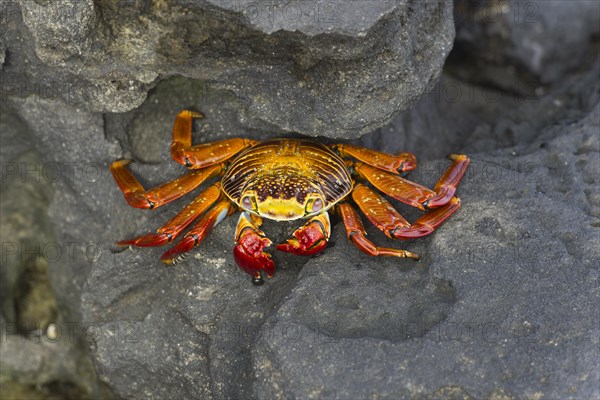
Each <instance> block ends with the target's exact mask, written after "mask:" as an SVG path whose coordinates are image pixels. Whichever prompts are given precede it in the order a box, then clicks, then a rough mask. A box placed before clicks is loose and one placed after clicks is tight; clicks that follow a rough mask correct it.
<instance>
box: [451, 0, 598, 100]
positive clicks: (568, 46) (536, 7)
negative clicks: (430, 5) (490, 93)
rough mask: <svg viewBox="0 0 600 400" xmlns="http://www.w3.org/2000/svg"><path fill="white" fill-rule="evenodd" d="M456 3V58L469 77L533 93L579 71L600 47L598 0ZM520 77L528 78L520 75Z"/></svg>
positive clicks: (461, 71)
mask: <svg viewBox="0 0 600 400" xmlns="http://www.w3.org/2000/svg"><path fill="white" fill-rule="evenodd" d="M455 3H456V4H455V8H454V18H455V20H456V42H455V47H454V48H455V51H454V53H453V58H454V59H456V60H460V61H461V64H462V65H463V66H465V65H467V67H466V68H465V67H463V68H460V69H457V71H456V72H457V73H458V74H460V75H462V76H463V77H464V78H465V79H467V80H470V81H476V82H479V83H484V84H488V85H489V84H494V85H496V86H498V87H501V88H503V89H505V90H509V91H516V92H518V93H521V94H528V95H531V94H533V93H532V91H533V90H534V89H536V88H537V87H538V86H539V85H549V84H551V83H556V82H557V81H558V80H560V79H562V78H564V77H565V74H566V73H568V72H572V71H574V70H576V69H577V68H578V67H579V66H580V65H581V63H582V61H583V60H584V59H585V58H586V57H588V56H589V54H588V53H590V52H592V53H593V54H594V55H595V54H596V53H597V51H598V46H597V45H598V39H599V38H600V24H598V20H600V3H599V2H598V1H595V0H580V1H577V2H575V3H573V2H570V1H560V0H551V1H518V0H475V1H473V0H457V1H456V2H455ZM594 42H595V45H594V46H588V44H589V43H594ZM465 61H467V62H466V63H465ZM516 75H521V76H522V77H524V78H525V79H521V80H518V79H515V76H516ZM515 84H517V85H515Z"/></svg>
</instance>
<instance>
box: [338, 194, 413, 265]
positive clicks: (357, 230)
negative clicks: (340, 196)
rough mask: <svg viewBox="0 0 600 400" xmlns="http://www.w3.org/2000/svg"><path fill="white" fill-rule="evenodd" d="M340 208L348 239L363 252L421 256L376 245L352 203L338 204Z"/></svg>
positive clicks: (374, 254) (379, 254)
mask: <svg viewBox="0 0 600 400" xmlns="http://www.w3.org/2000/svg"><path fill="white" fill-rule="evenodd" d="M338 210H339V212H340V214H341V216H342V220H343V221H344V226H345V227H346V235H347V236H348V239H350V240H351V241H352V243H354V245H355V246H356V247H357V248H359V249H360V250H361V251H362V252H364V253H366V254H368V255H371V256H393V257H403V258H412V259H415V260H418V259H419V258H420V257H419V256H418V255H417V254H414V253H411V252H410V251H407V250H400V249H389V248H384V247H378V246H376V245H375V244H374V243H373V242H371V241H370V240H369V239H367V238H366V235H367V233H366V232H365V227H364V226H363V224H362V222H361V220H360V216H359V215H358V213H357V212H356V210H354V208H352V206H351V205H350V204H348V203H342V204H340V205H339V206H338Z"/></svg>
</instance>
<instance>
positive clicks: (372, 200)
mask: <svg viewBox="0 0 600 400" xmlns="http://www.w3.org/2000/svg"><path fill="white" fill-rule="evenodd" d="M352 199H353V200H354V202H355V203H356V204H357V205H358V207H359V208H360V209H361V211H362V212H363V213H364V214H365V216H366V217H367V218H368V219H369V221H371V223H372V224H373V225H375V226H376V227H377V228H378V229H379V230H380V231H382V232H383V233H385V235H386V236H387V237H389V238H391V237H392V232H393V231H394V230H395V229H397V228H403V227H409V226H410V223H409V222H408V221H407V220H406V219H404V217H403V216H402V215H400V213H399V212H398V211H396V209H395V208H394V207H392V205H391V204H390V203H389V201H387V200H386V199H385V198H384V197H383V196H381V195H380V194H379V193H377V192H376V191H374V190H373V189H371V188H369V187H368V186H365V185H362V184H360V183H359V184H357V185H356V186H355V187H354V190H353V191H352Z"/></svg>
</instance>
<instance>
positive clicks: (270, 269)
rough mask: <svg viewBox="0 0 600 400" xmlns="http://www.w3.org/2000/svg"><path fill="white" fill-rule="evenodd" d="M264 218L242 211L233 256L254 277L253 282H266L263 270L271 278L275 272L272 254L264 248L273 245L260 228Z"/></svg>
mask: <svg viewBox="0 0 600 400" xmlns="http://www.w3.org/2000/svg"><path fill="white" fill-rule="evenodd" d="M261 224H262V219H261V218H260V217H258V216H256V215H254V214H250V213H248V212H242V214H241V215H240V219H239V220H238V225H237V229H236V233H235V238H236V239H235V242H236V243H237V245H236V246H235V247H234V248H233V256H234V258H235V261H236V263H237V265H238V266H239V267H240V268H241V269H242V270H243V271H244V272H246V273H248V274H249V275H250V276H251V277H252V283H254V284H255V285H262V284H263V283H264V281H263V278H262V275H261V272H262V271H264V272H265V273H266V274H267V276H268V277H269V278H271V277H272V276H273V275H274V274H275V263H274V262H273V260H271V255H270V254H268V253H265V252H264V251H263V249H264V248H265V247H269V246H270V245H271V243H272V242H271V240H269V238H267V237H266V235H265V233H264V232H263V231H261V230H260V229H259V227H260V225H261Z"/></svg>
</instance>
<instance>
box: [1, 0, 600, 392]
mask: <svg viewBox="0 0 600 400" xmlns="http://www.w3.org/2000/svg"><path fill="white" fill-rule="evenodd" d="M21 4H22V5H23V12H24V14H23V18H24V19H25V22H26V23H27V28H26V29H25V28H24V26H23V24H22V20H21V7H20V6H19V3H10V4H9V3H0V7H2V11H3V13H2V18H3V19H4V20H3V22H6V23H4V24H2V25H1V27H0V29H2V33H3V35H5V36H3V39H2V42H1V43H2V44H1V46H0V50H1V51H0V53H2V54H5V57H4V63H3V64H2V70H1V72H2V82H1V83H2V89H3V91H2V99H1V100H2V101H3V104H2V105H3V108H2V124H0V126H7V125H8V126H11V127H12V128H13V130H12V131H11V132H10V135H7V136H3V138H4V137H10V140H11V142H12V144H11V146H8V147H5V146H4V143H3V146H2V149H1V153H0V154H1V155H2V157H3V162H4V161H5V160H11V161H12V160H19V159H17V158H13V156H14V155H13V154H11V153H12V152H15V154H16V152H19V153H21V152H22V150H23V149H30V148H31V147H32V146H35V147H36V149H37V153H36V154H37V155H36V157H35V158H34V160H33V161H32V160H31V159H26V158H24V159H23V161H25V163H26V166H29V167H31V166H32V165H33V163H39V162H41V163H42V165H43V166H46V167H47V168H49V167H51V166H52V167H53V168H56V167H59V168H60V169H59V171H60V173H59V175H58V176H57V177H56V179H53V184H52V190H48V192H47V196H48V198H50V205H49V213H48V218H49V223H50V224H51V226H52V228H53V231H54V235H53V236H54V241H55V244H56V245H58V248H59V249H60V251H61V253H60V254H61V256H60V257H57V258H55V259H53V260H50V262H49V265H48V274H49V277H50V280H51V282H52V286H53V289H54V291H55V292H56V298H57V302H58V304H59V305H60V309H61V314H62V315H63V316H64V317H63V318H64V320H63V321H61V323H62V322H64V323H65V324H69V325H62V326H63V327H65V326H74V327H75V328H76V329H78V330H80V331H81V332H82V334H83V335H84V336H85V338H86V339H87V341H88V344H89V347H90V350H91V354H92V358H93V361H94V365H95V367H96V370H97V372H98V374H99V377H100V379H101V381H102V382H104V383H105V384H106V387H108V388H109V389H110V391H112V392H113V393H114V395H115V396H116V397H118V398H133V399H147V398H165V397H181V398H190V397H192V398H216V399H228V398H250V399H253V398H265V399H267V398H278V397H285V398H356V397H367V398H369V397H380V398H417V399H429V398H443V399H446V398H493V399H498V398H522V397H523V398H538V397H540V398H576V399H588V398H595V397H598V396H600V393H599V391H598V387H599V383H600V373H599V369H598V365H597V360H598V358H599V356H600V354H598V344H599V343H598V328H597V321H598V317H600V315H598V310H599V309H600V307H599V306H598V285H597V283H598V265H599V264H600V253H599V250H598V248H599V247H600V246H598V227H599V226H600V222H599V221H600V191H599V183H600V182H599V181H598V175H599V174H598V170H599V169H600V156H599V155H600V148H599V147H600V143H599V138H598V130H599V128H600V126H599V125H600V108H599V107H600V106H599V104H600V94H599V93H600V90H599V85H600V80H599V77H598V66H599V65H600V64H599V63H598V62H599V61H598V60H596V61H595V64H594V63H590V62H587V61H586V62H582V63H581V65H580V66H579V68H577V70H575V71H570V70H569V74H568V75H565V76H564V79H556V80H555V81H554V82H552V83H551V84H549V85H548V86H547V87H546V90H544V91H543V92H542V93H540V94H539V95H534V96H529V95H527V96H522V95H519V96H513V95H512V94H508V95H507V91H504V90H501V91H497V90H494V88H496V87H520V86H522V85H523V82H525V81H526V80H524V79H525V78H527V76H522V75H521V74H515V75H512V76H509V77H510V78H512V79H509V78H507V77H506V76H505V77H504V78H502V79H504V80H503V81H502V82H503V83H502V84H496V83H494V84H490V85H488V86H479V85H474V84H472V82H477V81H478V80H477V79H471V78H473V77H474V75H470V74H471V73H473V69H474V68H472V66H471V65H465V63H463V69H464V70H465V71H463V72H464V75H461V74H456V73H455V72H456V66H457V64H456V63H453V65H452V66H451V68H450V71H451V72H452V74H445V75H444V76H443V77H442V79H441V81H440V83H439V84H438V85H437V86H436V87H435V88H434V91H433V92H432V93H430V94H428V95H426V96H424V97H423V98H422V99H421V100H420V101H419V102H418V103H417V104H415V106H414V107H413V108H412V109H411V110H408V111H406V112H404V113H402V114H401V115H399V116H398V117H396V118H394V119H393V120H392V122H391V123H390V124H389V125H386V126H384V127H382V128H380V129H377V130H375V131H374V132H370V133H369V134H367V135H364V136H363V137H361V138H360V139H357V140H355V141H353V143H357V144H365V145H368V146H369V147H371V148H374V149H378V150H384V151H388V152H398V151H410V152H413V153H415V154H416V155H417V157H418V160H419V165H418V167H417V169H416V170H415V171H413V172H412V173H411V174H410V175H409V176H408V178H409V179H411V180H414V181H416V182H419V183H423V184H426V185H428V186H432V185H434V184H435V182H436V180H437V179H438V178H439V176H440V175H441V174H442V173H443V171H444V170H445V169H446V168H447V166H448V165H449V161H448V160H447V159H444V158H443V157H444V156H445V155H446V154H447V153H450V152H465V153H468V154H469V156H471V157H472V159H473V164H472V165H471V167H470V168H469V171H468V173H467V175H466V176H465V178H464V181H463V183H462V184H461V186H460V188H459V192H458V194H459V196H460V197H461V199H462V201H463V203H462V204H463V207H462V209H461V210H459V211H458V213H457V214H456V215H454V216H453V217H452V218H451V219H450V220H449V221H448V222H447V223H446V224H445V225H444V226H442V227H441V228H440V229H439V230H438V231H437V232H436V233H435V234H433V235H431V236H429V237H427V238H424V239H419V240H414V241H406V242H391V241H390V240H388V239H386V238H385V237H384V236H383V235H382V234H381V233H379V232H378V231H377V230H376V229H375V228H374V227H373V226H371V225H370V224H367V223H365V225H366V226H367V227H368V228H367V229H368V232H369V235H370V237H371V238H372V239H373V241H374V242H376V243H378V244H380V245H385V246H390V247H391V246H393V247H402V248H406V249H408V250H411V251H414V252H417V253H419V254H421V255H422V257H423V258H422V260H421V261H420V262H414V261H412V260H398V259H386V258H372V257H367V256H366V255H363V254H361V253H360V252H359V251H358V250H356V249H355V248H354V247H353V246H352V245H351V244H350V243H349V242H348V240H347V239H346V237H345V233H344V230H343V227H342V226H341V224H340V223H339V221H337V220H334V229H333V235H332V238H331V241H330V244H329V247H328V248H327V249H326V250H325V251H324V252H323V253H322V254H321V255H319V256H316V257H311V258H304V257H297V256H292V255H288V254H284V253H281V252H275V253H274V259H275V262H276V264H277V267H278V271H277V274H276V275H275V277H274V278H273V279H271V280H270V281H268V282H267V283H265V284H264V285H263V286H260V287H256V286H254V285H252V284H251V283H250V279H249V277H248V276H247V275H246V274H245V273H243V272H242V271H241V270H240V269H239V268H238V267H237V266H236V265H235V262H234V260H233V256H232V248H233V245H234V243H233V236H234V231H235V225H236V217H230V218H228V219H225V220H224V222H222V223H221V224H220V225H219V226H218V227H216V228H215V230H214V231H213V232H212V233H211V234H210V235H209V236H208V237H207V239H206V240H205V241H204V242H203V243H202V245H201V246H200V247H199V248H197V249H194V250H193V251H192V252H191V253H190V255H189V256H188V258H187V260H185V261H184V262H182V263H180V264H177V265H176V266H174V267H170V268H167V267H165V266H164V265H162V264H161V263H160V261H159V257H160V255H161V254H162V253H163V252H164V251H165V248H146V249H134V250H129V249H122V248H117V247H116V246H115V245H114V242H116V241H118V240H120V239H125V238H130V237H133V236H136V235H140V234H143V233H148V232H152V231H155V230H156V229H157V228H158V227H159V226H161V224H163V223H165V222H166V221H168V220H169V219H170V218H171V217H172V216H174V215H175V214H176V213H177V212H178V210H180V209H181V208H182V207H183V206H184V205H185V204H186V202H187V201H189V199H190V198H191V197H192V196H193V194H190V195H188V196H185V197H183V198H182V199H179V200H177V201H175V202H173V203H172V204H170V205H168V206H165V207H161V208H159V209H157V210H154V211H149V210H137V209H133V208H131V207H129V206H128V205H127V204H126V202H125V200H124V199H123V196H122V193H121V192H120V190H119V189H118V187H117V185H116V183H115V182H114V180H113V178H112V176H111V175H110V173H109V171H108V166H109V164H110V162H111V161H112V160H115V159H118V158H121V157H128V158H133V159H135V160H136V161H137V163H135V164H133V165H132V166H131V169H132V170H133V172H134V174H135V175H136V176H138V177H139V178H140V181H141V182H142V183H143V185H144V186H145V187H152V186H155V185H157V184H159V183H163V182H165V181H167V180H169V179H172V178H175V177H177V176H180V175H181V174H182V173H184V172H185V171H186V170H185V168H183V167H182V166H181V165H179V164H177V163H175V162H173V161H172V160H171V158H170V154H169V145H170V140H171V137H170V135H171V134H170V132H171V128H172V123H173V119H174V117H175V115H176V113H177V111H179V110H181V109H183V108H193V109H197V110H200V111H203V112H204V114H205V115H206V118H205V119H203V120H198V121H196V122H195V123H194V135H193V136H194V143H205V142H208V141H213V140H219V139H224V138H229V137H235V136H244V137H250V138H254V139H265V138H268V137H272V136H275V135H277V136H278V135H286V134H288V133H289V132H287V131H288V130H297V131H299V132H301V133H308V134H316V133H319V134H322V135H323V136H328V137H336V138H337V137H342V136H344V137H354V136H356V135H358V134H359V133H361V132H365V131H371V130H373V128H375V127H377V126H380V125H381V124H382V123H384V122H385V121H387V120H388V119H389V118H390V116H391V115H392V114H393V113H394V112H396V111H397V110H399V109H401V108H403V107H405V106H406V105H408V104H410V103H411V102H413V101H414V100H415V99H416V98H417V97H418V96H419V95H420V94H421V93H422V92H423V90H425V89H426V88H429V87H431V82H433V81H435V80H436V76H437V72H438V71H439V65H438V64H436V63H437V62H439V63H440V65H441V62H442V61H443V58H444V57H445V52H447V51H448V49H449V42H447V41H449V38H451V36H452V35H451V29H452V28H451V24H450V25H448V24H449V23H448V21H449V20H448V19H447V18H446V17H444V18H442V19H441V20H436V18H439V16H440V14H439V11H440V10H443V9H445V7H446V6H447V5H448V4H449V3H447V2H440V3H437V2H434V3H429V2H428V3H427V4H428V6H427V7H432V8H427V7H425V6H420V5H419V4H422V3H420V2H381V3H377V4H376V5H375V6H372V7H369V6H368V4H370V2H369V3H367V2H357V5H356V7H355V8H344V7H345V4H350V3H348V2H343V3H342V2H316V3H314V7H317V8H316V10H319V14H318V15H319V18H321V16H328V15H329V14H328V13H329V12H330V11H331V12H333V11H336V10H338V11H339V13H338V14H336V15H339V18H338V19H336V20H335V21H334V22H331V24H330V23H329V22H327V21H321V20H320V19H317V21H320V22H319V23H315V22H314V21H315V20H314V19H310V18H306V17H310V16H311V15H312V17H314V14H310V12H311V11H310V10H313V11H312V12H314V10H315V9H308V11H307V14H302V17H301V18H296V19H289V18H286V17H285V15H286V14H281V13H284V12H286V11H285V10H286V8H285V6H283V5H281V6H278V8H277V10H275V9H273V11H272V12H273V18H271V17H269V14H264V13H262V12H258V11H256V10H255V9H254V8H253V7H263V6H268V4H267V3H255V2H246V1H241V2H237V4H238V5H237V6H236V5H234V3H233V2H223V3H219V2H218V1H204V2H198V3H192V2H188V1H183V0H182V1H179V2H169V4H168V5H167V4H166V3H165V2H157V1H152V2H145V1H137V0H133V1H129V0H128V1H124V2H123V1H121V2H118V1H102V2H84V1H82V2H81V3H80V4H78V5H76V6H73V7H72V8H66V7H65V8H64V10H62V9H61V7H60V6H59V5H62V6H64V4H63V3H62V2H58V3H57V2H33V1H29V0H23V1H22V2H21ZM57 4H58V5H57ZM269 4H270V3H269ZM298 4H300V6H301V7H304V3H302V2H300V3H298ZM330 6H331V7H333V8H331V9H329V8H327V7H330ZM236 7H237V8H236ZM290 7H291V6H289V7H288V8H287V12H290V13H291V12H292V10H293V9H292V8H290ZM318 7H325V8H318ZM336 7H339V8H336ZM46 9H47V10H48V13H47V14H44V10H46ZM14 10H16V11H17V12H16V13H14V12H12V11H14ZM302 10H304V9H302ZM6 11H10V12H6ZM267 11H269V9H267ZM336 12H337V11H336ZM69 13H71V14H72V15H73V16H74V17H73V18H74V20H77V21H80V22H81V24H80V25H78V24H75V23H73V21H74V20H69V21H66V20H64V19H65V18H66V16H68V15H69ZM323 13H324V14H323ZM44 15H46V17H45V18H46V20H42V18H43V16H44ZM282 15H283V16H282ZM288 15H291V14H288ZM432 15H436V16H437V17H436V18H430V17H432ZM215 16H216V17H215ZM215 18H216V19H215ZM450 19H451V17H450ZM424 22H427V23H425V24H424ZM61 29H62V31H61ZM142 36H143V37H144V38H145V39H146V40H140V39H139V38H140V37H142ZM5 39H6V40H5ZM34 44H35V48H34ZM334 45H335V46H336V47H335V49H334V48H333V46H334ZM581 46H583V47H586V45H584V44H581ZM589 47H590V46H587V47H586V48H585V49H583V50H582V49H577V50H575V49H574V50H572V51H573V53H572V54H579V53H578V52H580V51H581V52H582V53H585V54H587V53H588V52H589V50H590V48H589ZM365 54H367V55H365ZM507 60H509V61H507V62H512V61H510V60H511V59H507ZM505 67H506V68H509V67H510V65H509V66H508V67H507V66H506V65H505ZM561 71H563V72H564V71H566V70H564V69H561ZM387 73H389V76H386V74H387ZM557 73H558V72H557ZM419 74H423V75H419ZM171 75H173V76H171ZM176 75H182V76H176ZM523 75H526V74H523ZM457 76H458V77H461V76H462V77H463V78H464V79H465V80H466V81H468V82H470V83H466V82H465V81H463V80H461V79H456V77H457ZM107 77H109V78H108V79H107ZM167 77H168V79H163V78H167ZM190 77H191V78H190ZM194 78H197V79H194ZM467 78H468V79H467ZM159 80H160V82H159ZM404 82H408V83H407V84H406V85H404ZM504 83H507V85H508V86H503V84H504ZM260 84H263V85H267V86H262V87H260ZM269 85H270V86H269ZM511 85H512V86H511ZM151 87H152V88H153V90H151V91H149V92H148V90H149V89H150V88H151ZM278 90H279V91H280V92H281V94H279V95H278V94H277V91H278ZM509 93H512V92H509ZM402 96H405V97H402ZM405 102H406V103H405ZM138 105H139V106H138ZM93 110H104V111H105V110H120V111H123V110H130V111H126V112H122V113H108V112H107V113H103V114H101V113H98V112H95V111H93ZM361 118H364V121H361V120H360V119H361ZM18 132H27V135H25V134H24V135H22V136H19V134H18ZM29 136H31V138H29ZM3 140H4V139H3ZM336 140H337V139H336ZM10 185H12V183H11V182H10V181H8V185H6V186H4V183H3V188H2V189H3V191H2V194H3V195H4V194H5V193H14V192H13V191H11V190H9V189H11V188H10ZM5 188H6V189H5ZM42 194H44V195H45V194H46V192H45V191H44V192H43V193H40V195H42ZM11 196H12V197H11V198H14V199H15V201H18V197H14V196H15V195H14V194H11ZM10 201H11V199H8V200H5V199H4V198H3V204H2V206H3V210H7V209H8V210H10V208H8V207H7V205H10ZM24 205H26V203H25V202H23V204H21V206H24ZM394 205H395V206H396V207H398V209H399V210H401V212H402V213H403V215H405V216H406V217H407V218H408V219H409V220H411V221H413V220H414V219H416V218H417V217H418V216H419V215H421V213H420V212H418V211H417V210H415V209H411V208H409V207H405V206H403V205H401V204H398V203H394ZM5 207H6V208H5ZM36 212H37V211H36ZM28 217H31V218H34V216H28ZM22 221H24V222H25V223H24V224H23V225H27V224H28V221H29V220H28V219H22ZM4 227H5V225H4V224H3V229H4ZM296 227H297V224H285V223H269V222H267V223H265V231H266V232H267V233H268V234H269V235H270V237H272V238H273V240H274V241H275V242H276V243H277V242H279V241H281V240H282V239H283V238H284V237H286V236H287V235H288V234H289V233H291V232H292V231H293V230H294V229H295V228H296ZM3 232H4V231H3ZM32 237H35V236H32ZM3 240H4V239H3ZM12 264H13V261H12V260H11V261H10V263H7V264H6V265H12ZM13 272H14V271H5V270H3V271H2V274H3V276H6V277H8V278H9V280H7V283H5V282H3V283H2V285H3V286H2V288H3V290H4V289H6V288H9V289H8V290H12V289H10V287H11V286H12V280H14V279H13V278H12V277H11V273H13ZM2 300H3V301H5V298H2ZM9 303H10V302H6V304H9ZM9 305H10V304H9ZM7 315H8V314H7ZM11 317H12V316H11ZM4 318H6V315H5V316H4ZM58 325H59V326H61V325H60V323H59V324H58ZM65 329H66V328H65ZM13 339H16V340H13ZM19 340H20V338H14V337H13V338H11V339H10V340H9V341H7V342H6V343H7V344H8V345H13V343H14V346H19V344H18V343H17V342H18V341H19ZM43 346H45V345H44V344H42V345H41V346H37V347H36V346H29V345H27V346H22V347H21V348H20V349H19V350H21V349H22V351H23V352H24V353H26V354H28V355H29V354H31V356H32V357H37V358H36V360H41V362H37V361H36V363H35V364H34V365H33V367H34V368H31V369H30V371H28V370H27V365H26V363H24V362H23V360H24V357H22V356H20V354H21V353H19V352H18V351H12V352H10V353H7V354H8V355H9V356H10V359H9V360H8V362H7V364H6V365H9V367H10V368H11V371H13V369H14V371H15V374H17V373H18V372H19V371H23V372H26V373H27V380H28V381H34V380H35V379H36V376H37V374H39V373H40V372H39V371H40V370H43V369H44V363H45V362H46V361H47V360H51V359H52V357H53V354H54V351H62V349H64V348H68V347H60V346H56V347H55V348H54V349H55V350H53V351H45V347H43ZM62 355H64V356H65V360H63V359H62V358H61V360H60V364H58V365H57V366H54V367H53V369H50V370H49V371H50V372H52V374H46V377H47V376H50V377H51V378H52V379H63V378H62V377H63V376H64V375H65V374H64V373H63V372H61V369H62V365H70V367H69V369H68V371H76V370H77V368H76V367H77V366H76V365H75V364H72V363H71V362H70V361H69V359H67V357H66V354H62ZM3 356H4V353H3ZM40 357H41V358H40ZM3 361H4V360H3ZM73 365H75V367H73ZM66 370H67V369H66ZM11 373H12V372H11ZM69 374H71V372H69ZM70 377H71V376H70ZM95 393H101V394H100V395H98V397H102V396H103V395H104V391H99V392H95Z"/></svg>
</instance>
